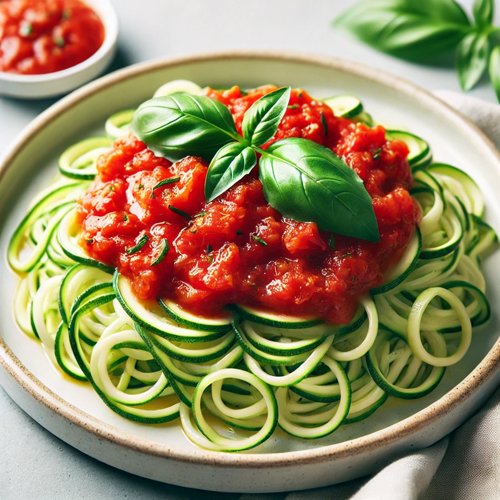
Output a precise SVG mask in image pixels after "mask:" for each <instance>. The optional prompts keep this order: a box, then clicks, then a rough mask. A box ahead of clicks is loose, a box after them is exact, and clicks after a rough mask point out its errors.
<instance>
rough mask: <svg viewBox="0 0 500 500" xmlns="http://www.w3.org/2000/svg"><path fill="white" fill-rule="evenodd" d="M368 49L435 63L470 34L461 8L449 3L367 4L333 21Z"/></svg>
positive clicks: (383, 0)
mask: <svg viewBox="0 0 500 500" xmlns="http://www.w3.org/2000/svg"><path fill="white" fill-rule="evenodd" d="M335 24H336V25H337V26H342V27H344V28H347V29H348V30H350V31H351V32H352V33H353V34H354V35H356V36H357V37H358V38H360V39H361V40H362V41H364V42H366V43H368V44H370V45H371V46H373V47H375V48H377V49H379V50H382V51H383V52H387V53H389V54H392V55H395V56H398V57H402V58H404V59H409V60H415V61H426V60H427V61H429V60H435V59H437V58H439V57H441V56H443V55H445V54H447V53H448V52H450V51H451V50H452V49H454V48H455V47H456V46H457V44H458V43H459V42H460V40H461V39H462V38H463V37H464V36H465V35H466V34H467V32H469V31H470V29H471V26H470V22H469V20H468V19H467V16H466V14H465V13H464V11H463V10H462V8H461V7H460V6H459V5H458V4H456V3H455V2H453V1H452V0H439V1H437V0H432V1H431V0H419V1H413V0H370V1H365V2H361V3H358V4H356V5H355V6H354V7H353V8H351V9H348V10H347V11H346V12H344V14H342V15H341V16H340V17H338V18H337V19H336V21H335Z"/></svg>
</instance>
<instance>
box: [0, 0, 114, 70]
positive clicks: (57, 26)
mask: <svg viewBox="0 0 500 500" xmlns="http://www.w3.org/2000/svg"><path fill="white" fill-rule="evenodd" d="M103 40H104V26H103V24H102V21H101V20H100V19H99V17H98V16H97V14H96V13H95V12H94V11H93V10H92V9H91V8H90V7H88V6H87V5H85V4H84V3H83V2H81V1H80V0H0V71H7V72H10V73H22V74H25V75H28V74H42V73H52V72H54V71H59V70H62V69H66V68H69V67H71V66H74V65H75V64H78V63H80V62H82V61H84V60H85V59H88V58H89V57H90V56H91V55H92V54H94V53H95V52H97V49H99V47H100V46H101V45H102V42H103Z"/></svg>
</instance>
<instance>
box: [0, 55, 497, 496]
mask: <svg viewBox="0 0 500 500" xmlns="http://www.w3.org/2000/svg"><path fill="white" fill-rule="evenodd" d="M177 78H183V79H190V80H194V81H196V82H198V83H199V84H200V85H202V86H203V85H211V86H214V87H227V86H230V85H232V84H239V85H241V86H243V87H254V86H257V85H261V84H264V83H269V82H272V83H275V84H278V85H288V84H291V85H292V86H296V87H303V88H305V89H307V90H308V91H309V92H310V93H311V94H312V95H314V96H316V97H327V96H330V95H334V94H353V95H356V96H359V97H360V98H361V99H362V100H363V102H364V104H365V107H366V109H367V110H369V112H370V113H372V115H373V116H374V117H375V119H376V120H377V121H379V122H382V123H384V124H388V125H390V126H391V127H393V128H406V129H409V130H411V131H413V132H414V133H416V134H419V135H421V136H422V137H424V138H425V139H427V140H428V141H429V142H430V144H431V146H432V149H433V152H434V157H435V159H436V160H438V161H445V162H448V163H451V164H454V165H457V166H459V167H460V168H462V169H464V170H465V171H467V172H469V173H471V174H472V175H473V177H474V178H475V179H476V181H477V182H478V184H479V185H480V186H481V189H482V190H483V194H484V197H485V200H486V205H487V207H488V212H487V214H488V215H487V219H488V221H489V222H490V223H491V224H492V225H493V226H494V227H495V228H496V229H497V231H498V229H499V228H500V205H499V204H498V192H499V191H500V180H499V179H500V175H499V174H500V160H499V155H498V151H497V150H496V149H495V148H494V146H493V145H492V144H491V143H490V142H488V140H487V139H486V138H485V136H483V135H482V134H481V132H480V131H479V130H478V129H476V128H475V127H474V126H473V125H471V124H470V123H468V122H467V121H466V120H464V119H463V118H462V117H461V116H459V115H458V114H457V113H456V112H454V111H453V110H451V109H450V108H449V107H447V106H446V105H445V104H443V103H442V102H440V101H439V100H437V99H436V98H434V97H433V96H431V95H430V94H428V93H426V92H425V91H423V90H421V89H418V88H416V87H415V86H413V85H411V84H409V83H407V82H405V81H402V80H400V79H398V78H395V77H391V76H388V75H385V74H384V73H382V72H381V71H379V70H378V69H377V70H374V69H368V68H366V67H361V66H360V65H359V64H357V63H349V62H345V61H339V60H333V59H318V58H315V57H305V56H296V55H283V54H260V53H236V54H235V53H231V54H216V55H209V56H201V57H192V58H184V59H177V60H171V61H165V62H154V63H146V64H142V65H138V66H134V67H131V68H127V69H125V70H122V71H120V72H117V73H115V74H112V75H110V76H108V77H105V78H102V79H100V80H98V81H96V82H94V83H92V84H90V85H87V86H86V87H84V88H82V89H80V90H79V91H77V92H75V93H73V94H71V95H70V96H68V97H66V98H65V99H63V100H62V101H60V102H58V103H57V104H56V105H54V106H53V107H52V108H50V109H49V110H48V111H46V112H45V113H43V114H42V115H41V116H40V117H38V118H37V119H36V120H35V121H34V122H33V123H32V124H31V125H30V126H29V127H28V129H27V130H26V131H25V132H24V133H23V134H22V136H21V137H20V139H19V140H18V142H17V144H15V145H14V147H13V148H12V150H11V151H10V152H9V154H8V155H7V158H6V160H5V162H4V164H3V165H2V167H1V172H0V214H1V221H0V252H1V253H2V255H3V256H5V252H6V246H7V241H8V239H9V236H10V234H11V233H12V231H13V228H14V227H15V225H16V224H17V223H18V222H19V220H20V219H21V217H22V216H23V215H24V213H25V210H26V206H27V204H28V203H29V201H30V200H31V199H32V198H33V196H34V195H35V193H37V191H39V190H40V189H41V188H42V187H43V186H45V185H46V184H47V183H48V182H49V179H50V178H51V177H52V176H53V175H54V174H55V172H56V160H57V158H58V156H59V154H60V153H61V152H62V151H63V150H64V149H65V147H67V146H68V145H69V144H72V143H73V142H75V141H77V140H79V139H81V138H84V137H86V136H88V135H91V134H93V133H96V132H98V131H99V130H102V126H103V123H104V120H105V119H106V117H108V116H109V115H110V114H112V113H113V112H115V111H118V110H120V109H124V108H130V107H132V106H135V105H137V104H138V103H140V102H141V101H143V100H145V99H147V98H148V97H149V96H151V94H152V93H153V92H154V90H155V89H156V88H157V87H159V86H160V85H161V84H162V83H164V82H166V81H168V80H171V79H177ZM499 268H500V252H497V253H496V254H495V255H494V256H492V257H491V258H489V259H488V261H487V263H486V266H485V273H486V276H487V277H488V278H489V280H488V284H489V289H488V295H489V298H490V301H491V303H492V304H499V303H500V281H499V280H498V279H496V280H495V279H494V276H495V270H496V275H497V276H498V269H499ZM0 276H1V277H2V281H1V284H0V363H1V365H2V367H3V372H2V373H1V377H2V378H1V380H2V384H3V385H4V387H5V389H6V391H7V392H8V393H9V394H10V396H11V397H12V398H13V399H14V400H15V401H16V402H17V403H18V404H19V405H20V406H21V407H22V408H23V409H24V410H25V411H27V412H28V413H29V414H30V415H31V416H32V417H33V418H34V419H35V420H37V421H38V422H40V423H41V424H42V425H43V426H44V427H46V428H47V429H48V430H49V431H51V432H53V433H54V434H56V435H57V436H58V437H60V438H61V439H63V440H64V441H66V442H68V443H69V444H71V445H73V446H74V447H76V448H78V449H79V450H81V451H83V452H84V453H87V454H89V455H91V456H93V457H94V458H97V459H99V460H101V461H103V462H106V463H108V464H111V465H113V466H115V467H118V468H120V469H123V470H126V471H129V472H132V473H134V474H138V475H141V476H144V477H148V478H152V479H156V480H159V481H164V482H167V483H172V484H177V485H182V486H189V487H195V488H203V489H210V490H215V491H240V492H242V491H247V492H257V491H261V492H263V491H280V490H295V489H303V488H311V487H318V486H323V485H326V484H331V483H335V482H339V481H345V480H348V479H351V478H354V477H358V476H361V475H365V474H368V473H370V472H372V471H373V470H374V469H375V468H377V467H380V466H381V465H382V464H383V463H384V462H387V461H389V460H391V459H393V458H394V457H395V456H397V455H398V454H402V453H404V452H406V451H408V450H410V449H412V448H414V447H424V446H428V445H430V444H432V443H433V442H435V441H437V440H438V439H440V438H441V437H443V436H444V435H445V434H447V433H448V432H450V431H451V430H452V429H453V428H455V427H456V426H457V425H459V424H460V423H461V422H462V421H463V420H465V419H466V418H467V417H468V416H469V415H470V414H471V412H472V411H474V409H476V408H477V407H478V406H479V405H480V404H481V403H482V402H483V401H484V400H485V398H486V397H487V396H488V394H489V393H491V391H492V390H493V389H494V388H495V386H496V384H497V383H498V373H496V371H495V366H496V364H497V363H498V361H499V360H500V341H499V342H496V341H497V338H498V332H499V331H500V322H499V316H498V312H497V309H494V310H493V317H492V319H491V321H490V322H489V323H488V324H487V325H486V326H484V327H482V328H481V329H478V330H477V331H476V332H475V334H474V337H475V338H474V341H473V345H472V347H471V349H470V351H469V352H468V354H467V356H466V358H465V359H463V360H462V361H461V362H460V363H459V364H458V365H457V366H453V367H452V368H450V369H448V370H447V372H446V375H445V377H444V379H443V381H442V383H441V384H440V386H439V387H438V389H437V390H435V391H434V392H433V393H431V394H430V395H428V396H426V397H425V398H423V399H419V400H416V401H396V400H392V401H391V400H389V402H388V403H387V404H385V405H384V406H383V407H382V408H381V409H379V410H378V411H377V412H376V413H375V414H373V415H372V416H370V417H369V418H368V419H366V420H364V421H362V422H359V423H356V424H352V425H346V426H343V427H341V428H340V429H339V430H338V431H336V432H335V433H334V434H333V435H331V436H329V437H327V438H324V439H322V440H319V441H304V440H299V439H294V438H291V437H287V436H285V435H284V434H281V433H280V432H276V433H275V436H273V438H271V439H270V440H269V441H267V442H266V443H265V444H264V445H263V446H261V447H260V448H258V449H255V450H252V451H251V452H247V453H241V454H224V453H213V452H207V451H203V450H199V449H197V448H195V447H194V446H192V445H191V444H190V443H189V442H188V441H187V439H186V438H185V437H184V436H183V434H182V432H181V431H180V428H179V427H178V426H177V425H161V426H145V425H140V424H136V423H133V422H129V421H127V420H125V419H123V418H121V417H119V416H118V415H116V414H114V413H112V412H111V411H110V410H109V409H108V408H107V407H106V406H105V405H104V404H103V403H102V402H101V401H100V399H99V398H98V396H97V395H96V394H94V393H93V391H92V390H91V389H90V388H89V386H87V385H84V384H78V383H75V382H73V381H70V380H69V379H67V378H64V377H62V376H61V375H60V373H58V372H57V371H56V370H55V369H54V368H53V367H52V366H51V365H50V363H49V362H48V359H47V358H46V357H45V355H44V353H43V350H42V349H41V348H40V346H39V345H38V344H37V343H36V342H34V341H33V340H30V339H29V338H27V337H26V336H25V335H23V334H21V333H20V332H19V331H18V329H17V328H16V327H15V325H14V322H13V319H12V313H11V300H12V294H13V290H14V287H15V284H16V277H15V276H14V275H13V273H12V272H11V271H10V270H9V269H8V268H7V266H6V263H5V258H4V257H3V258H2V259H1V262H0ZM495 342H496V344H495Z"/></svg>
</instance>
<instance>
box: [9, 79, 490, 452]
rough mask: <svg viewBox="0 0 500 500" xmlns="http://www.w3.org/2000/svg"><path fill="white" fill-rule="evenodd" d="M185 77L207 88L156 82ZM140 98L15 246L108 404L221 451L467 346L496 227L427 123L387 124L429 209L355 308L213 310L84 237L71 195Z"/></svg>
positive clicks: (39, 320)
mask: <svg viewBox="0 0 500 500" xmlns="http://www.w3.org/2000/svg"><path fill="white" fill-rule="evenodd" d="M177 91H186V92H191V93H199V92H200V91H201V89H200V87H198V86H197V85H196V84H194V83H193V82H186V81H174V82H169V83H168V84H166V85H164V86H162V87H161V88H160V89H159V91H158V92H157V95H166V94H169V93H172V92H177ZM325 102H327V103H328V105H330V106H332V107H335V106H338V109H334V111H336V113H337V115H338V116H342V115H343V116H349V117H350V118H351V119H353V120H355V121H365V122H371V117H370V116H369V115H368V114H367V113H366V112H365V111H363V106H362V104H361V101H359V99H357V98H354V97H351V96H340V98H331V99H330V100H327V101H325ZM133 112H134V111H133V110H125V111H120V112H118V113H116V114H114V115H113V116H111V117H110V118H109V119H108V120H107V122H106V124H105V130H106V133H107V136H106V137H95V138H89V139H85V140H83V141H81V142H79V143H78V144H75V145H73V146H71V147H70V148H68V149H67V150H66V151H65V152H64V153H63V154H62V155H61V158H60V163H59V177H58V178H57V180H56V182H55V183H53V184H52V185H51V186H49V187H48V188H47V189H46V190H45V191H44V192H43V193H41V194H40V196H39V197H38V198H37V199H36V200H35V201H34V202H33V204H32V206H31V208H30V209H29V211H28V213H27V215H26V216H25V217H24V219H23V220H22V221H21V223H20V224H19V226H18V228H17V229H16V231H15V232H14V234H13V236H12V238H11V241H10V245H9V249H8V261H9V264H10V267H11V268H12V269H13V270H14V271H15V272H16V273H18V274H19V276H20V281H19V285H18V288H17V291H16V294H15V297H14V304H13V305H14V314H15V318H16V322H17V324H18V326H19V328H20V329H21V330H22V331H23V332H24V333H26V334H27V335H30V336H32V337H33V338H34V339H37V340H39V341H40V342H41V344H42V345H43V348H44V350H45V351H46V352H47V354H48V357H49V359H50V361H51V362H52V363H53V364H54V365H56V366H57V367H59V368H60V369H61V370H62V371H64V372H65V373H66V374H68V375H70V376H71V377H73V378H75V379H77V380H87V381H88V382H89V383H90V384H91V385H92V387H93V388H94V390H95V391H96V393H97V394H98V395H99V396H100V397H101V398H102V400H103V401H104V402H105V403H106V404H107V405H108V406H109V407H110V408H111V409H112V410H113V411H115V412H117V413H119V414H120V415H122V416H124V417H126V418H129V419H132V420H135V421H138V422H143V423H148V424H155V423H156V424H157V423H162V422H168V421H171V420H177V421H178V422H180V425H181V426H182V429H183V430H184V433H185V434H186V436H187V437H188V438H189V439H190V440H191V441H192V442H193V443H195V444H196V445H198V446H200V447H202V448H206V449H209V450H215V451H239V450H245V449H249V448H253V447H255V446H257V445H259V444H260V443H263V442H264V441H265V440H267V439H268V438H269V437H270V436H271V435H272V434H273V432H274V431H275V428H276V427H277V426H278V427H279V428H281V429H282V430H283V431H285V432H287V433H289V434H291V435H293V436H296V437H299V438H304V439H316V438H320V437H322V436H326V435H328V434H330V433H332V432H334V431H335V429H337V428H338V427H339V426H340V425H342V424H348V423H352V422H357V421H359V420H362V419H364V418H367V417H368V416H369V415H370V414H372V413H373V412H374V411H376V410H377V408H378V407H379V406H380V405H381V404H383V403H384V401H385V400H386V399H387V398H388V397H389V396H391V397H395V398H402V399H410V398H418V397H422V396H425V395H426V394H428V393H429V392H430V391H432V390H433V389H434V388H435V387H436V386H437V385H438V384H439V382H440V380H441V379H442V377H443V375H444V372H445V370H446V368H447V367H449V366H451V365H454V364H456V363H458V362H459V361H460V360H461V359H462V358H463V357H464V356H465V354H466V353H467V350H468V348H469V346H470V344H471V342H474V339H473V336H474V328H475V327H477V326H479V325H481V324H483V323H485V322H486V321H487V320H488V318H489V316H490V306H489V303H488V299H487V297H486V295H485V279H484V276H483V274H482V272H481V261H482V259H483V258H484V257H485V256H486V255H487V254H488V253H489V252H490V251H491V250H492V248H493V247H494V246H495V245H496V244H497V241H498V239H497V236H496V234H495V232H494V230H493V229H492V228H491V227H490V226H489V225H488V224H487V223H486V222H485V220H484V218H483V217H484V202H483V200H482V196H481V192H480V189H479V188H478V186H477V185H476V183H475V182H474V181H473V180H472V179H471V178H470V177H469V176H468V175H467V174H466V173H464V172H463V171H461V170H459V169H457V168H456V167H452V166H450V165H446V164H442V163H432V153H431V151H430V148H429V146H428V144H427V143H426V142H425V141H424V140H423V139H421V138H419V137H417V136H415V135H413V134H410V133H407V132H402V131H387V137H389V138H397V139H399V140H403V141H407V143H408V145H409V147H410V157H409V163H410V166H411V167H412V169H413V177H414V186H413V189H412V195H413V197H414V199H415V200H416V201H417V203H418V204H419V205H420V208H421V212H422V220H421V222H420V224H419V227H418V228H417V231H416V233H415V234H414V236H413V238H412V240H411V241H410V242H409V244H408V246H407V248H406V251H405V254H404V255H403V256H402V257H401V258H400V260H399V262H398V263H396V264H395V265H394V266H393V268H392V269H390V270H388V272H387V274H386V276H385V280H384V282H383V283H382V284H381V285H380V286H378V287H376V288H374V289H373V290H372V291H371V293H370V294H369V295H366V296H364V297H362V298H361V299H360V306H359V310H358V311H357V313H356V314H355V316H354V318H353V319H352V321H351V323H350V324H348V325H342V326H335V325H328V324H325V323H323V322H321V321H319V320H318V319H317V318H311V317H292V316H286V315H280V314H276V313H268V312H265V311H260V310H258V309H255V308H250V307H245V306H242V305H236V306H235V307H234V308H233V309H232V313H231V314H229V313H228V314H226V315H223V316H220V317H217V318H203V317H198V316H196V315H194V314H190V313H187V312H185V311H183V310H182V308H181V307H179V306H178V305H177V304H176V303H175V302H172V301H171V300H166V299H160V300H159V301H158V303H151V302H140V301H139V300H138V299H137V298H136V297H135V296H134V294H133V293H132V289H131V284H130V282H129V281H128V279H127V278H126V277H125V276H123V275H120V274H119V273H118V271H115V270H114V269H110V268H109V267H107V266H105V265H103V264H102V263H99V262H97V261H95V260H93V259H92V258H90V257H89V256H88V255H86V254H85V253H84V251H83V249H82V248H81V247H80V246H79V244H78V236H79V227H78V225H77V224H76V222H75V211H74V207H75V203H76V200H77V199H78V198H79V197H80V196H81V195H82V194H83V193H84V192H85V190H86V189H87V188H88V187H89V186H90V182H91V181H92V179H93V178H94V177H95V175H96V161H97V158H98V157H99V155H100V154H101V153H103V152H104V151H107V150H108V149H109V148H110V147H111V145H112V142H113V139H115V138H116V137H119V136H120V135H122V134H125V133H128V131H129V125H130V121H131V119H132V116H133Z"/></svg>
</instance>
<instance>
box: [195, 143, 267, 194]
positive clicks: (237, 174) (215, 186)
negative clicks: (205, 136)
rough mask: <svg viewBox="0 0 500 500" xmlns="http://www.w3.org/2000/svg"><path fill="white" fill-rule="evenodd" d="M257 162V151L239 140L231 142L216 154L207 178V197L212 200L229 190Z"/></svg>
mask: <svg viewBox="0 0 500 500" xmlns="http://www.w3.org/2000/svg"><path fill="white" fill-rule="evenodd" d="M256 163H257V155H256V154H255V151H254V150H253V149H252V148H250V147H248V146H245V145H244V144H241V143H239V142H230V143H229V144H226V145H225V146H223V147H222V148H221V149H220V150H219V151H218V152H217V154H216V155H215V156H214V158H213V160H212V162H211V163H210V166H209V167H208V171H207V178H206V180H205V198H206V199H207V201H212V200H213V199H214V198H217V196H219V195H220V194H222V193H224V192H225V191H227V190H228V189H229V188H230V187H231V186H233V185H234V184H236V183H237V182H238V181H239V180H240V179H242V178H243V177H244V176H245V175H246V174H248V173H249V172H250V171H251V170H252V168H253V167H255V164H256Z"/></svg>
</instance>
